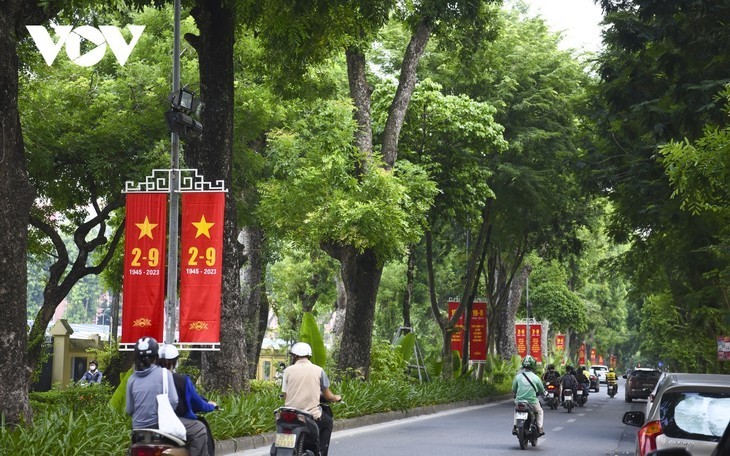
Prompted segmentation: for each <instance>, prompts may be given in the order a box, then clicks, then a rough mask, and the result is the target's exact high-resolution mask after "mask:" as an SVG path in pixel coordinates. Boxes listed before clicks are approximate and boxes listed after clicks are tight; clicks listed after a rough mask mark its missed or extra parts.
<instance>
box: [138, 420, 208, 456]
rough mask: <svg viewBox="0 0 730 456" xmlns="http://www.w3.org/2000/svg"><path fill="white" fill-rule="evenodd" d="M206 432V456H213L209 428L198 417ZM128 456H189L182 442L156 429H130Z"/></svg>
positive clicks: (206, 423)
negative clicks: (130, 437)
mask: <svg viewBox="0 0 730 456" xmlns="http://www.w3.org/2000/svg"><path fill="white" fill-rule="evenodd" d="M198 420H199V421H201V422H202V423H203V424H204V425H205V428H206V429H207V431H208V454H210V455H211V456H215V441H214V440H213V434H211V432H210V426H209V425H208V422H207V421H206V420H205V418H204V417H202V416H200V415H198ZM127 455H128V456H190V449H188V447H187V445H186V444H185V441H184V440H180V439H178V438H177V437H175V436H174V435H170V434H166V433H164V432H160V431H159V430H158V429H132V445H131V446H130V447H129V451H128V452H127Z"/></svg>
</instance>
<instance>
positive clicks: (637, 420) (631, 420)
mask: <svg viewBox="0 0 730 456" xmlns="http://www.w3.org/2000/svg"><path fill="white" fill-rule="evenodd" d="M621 422H622V423H624V424H628V425H629V426H635V427H641V426H642V425H643V424H644V412H639V411H636V410H634V411H631V412H626V413H624V417H623V418H622V419H621Z"/></svg>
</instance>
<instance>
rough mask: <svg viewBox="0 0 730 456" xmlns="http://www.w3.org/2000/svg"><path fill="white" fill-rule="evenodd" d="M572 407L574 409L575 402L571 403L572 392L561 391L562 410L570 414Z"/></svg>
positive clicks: (570, 390)
mask: <svg viewBox="0 0 730 456" xmlns="http://www.w3.org/2000/svg"><path fill="white" fill-rule="evenodd" d="M573 407H575V402H574V401H573V390H572V389H569V388H566V389H565V390H563V408H566V409H568V413H570V412H571V411H572V410H573Z"/></svg>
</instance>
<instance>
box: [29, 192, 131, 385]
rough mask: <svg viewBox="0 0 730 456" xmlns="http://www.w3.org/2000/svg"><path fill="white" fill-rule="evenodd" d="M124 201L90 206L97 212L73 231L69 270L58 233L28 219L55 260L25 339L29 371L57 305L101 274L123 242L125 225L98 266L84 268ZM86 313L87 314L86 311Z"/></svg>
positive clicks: (39, 353)
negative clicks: (73, 252) (49, 245)
mask: <svg viewBox="0 0 730 456" xmlns="http://www.w3.org/2000/svg"><path fill="white" fill-rule="evenodd" d="M123 202H124V198H122V197H120V198H119V199H117V200H114V201H111V202H109V204H107V205H106V206H105V207H104V209H103V210H102V209H101V208H99V207H98V206H97V205H96V204H93V207H94V208H95V209H96V216H95V217H93V218H90V219H89V220H87V221H86V222H85V223H83V224H81V225H79V226H78V228H76V231H74V243H75V244H76V247H77V250H78V252H77V254H76V258H75V259H74V261H73V264H71V268H70V269H69V268H68V266H69V264H70V263H71V262H70V258H69V254H68V250H67V248H66V245H65V244H64V242H63V239H62V238H61V234H60V233H59V232H57V231H56V230H55V229H54V228H53V227H52V226H50V225H49V224H47V223H45V222H44V221H42V220H39V219H36V218H33V217H31V218H30V220H29V222H30V224H31V225H32V226H34V227H35V228H36V229H38V230H39V231H41V232H42V233H43V234H45V235H46V237H48V238H49V239H50V240H51V243H52V244H53V246H54V248H55V256H54V257H55V258H56V260H55V261H54V262H53V264H51V266H50V268H49V274H48V281H47V282H46V286H45V288H44V289H43V305H42V306H41V308H40V309H38V313H37V314H36V317H35V320H34V321H33V327H32V328H31V330H30V334H29V336H28V339H29V343H28V368H29V369H30V370H31V371H34V370H35V369H36V367H37V364H38V361H39V360H40V358H41V356H42V352H43V343H44V341H45V335H46V328H48V324H49V323H50V322H51V319H53V315H54V313H55V312H56V308H57V307H58V305H59V304H61V302H62V301H63V300H64V299H66V296H68V294H69V293H70V292H71V289H73V287H74V285H76V284H77V283H79V281H81V280H82V279H83V278H84V277H86V276H88V275H92V274H100V273H101V272H102V271H103V270H104V269H105V268H106V266H107V264H109V261H111V259H112V257H113V256H114V251H115V250H116V248H117V245H118V244H119V241H120V240H121V239H122V234H124V223H122V224H121V225H120V226H119V227H117V229H116V231H115V232H114V237H113V238H112V240H111V242H110V243H109V245H108V246H107V250H106V252H104V256H103V257H102V258H101V260H100V261H99V263H98V264H97V265H96V266H87V264H88V262H89V260H90V258H91V257H92V254H93V253H94V251H96V250H97V249H98V248H101V247H102V246H104V245H106V244H107V242H108V241H107V238H106V233H107V225H106V221H107V219H108V218H110V217H111V214H112V212H114V211H115V210H116V209H118V208H120V207H122V205H123ZM92 231H96V235H95V236H94V237H93V238H92V239H91V240H88V241H87V238H88V236H89V235H90V233H91V232H92ZM86 306H87V307H88V303H86ZM86 314H87V315H88V308H87V312H86Z"/></svg>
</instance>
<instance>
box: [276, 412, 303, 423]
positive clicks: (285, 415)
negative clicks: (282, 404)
mask: <svg viewBox="0 0 730 456" xmlns="http://www.w3.org/2000/svg"><path fill="white" fill-rule="evenodd" d="M279 418H280V419H282V420H284V421H286V422H287V423H292V422H294V421H297V420H298V419H299V418H298V417H297V414H296V413H295V412H281V413H279Z"/></svg>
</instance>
